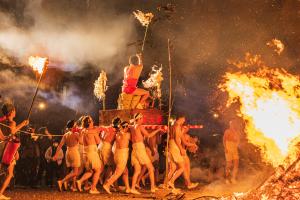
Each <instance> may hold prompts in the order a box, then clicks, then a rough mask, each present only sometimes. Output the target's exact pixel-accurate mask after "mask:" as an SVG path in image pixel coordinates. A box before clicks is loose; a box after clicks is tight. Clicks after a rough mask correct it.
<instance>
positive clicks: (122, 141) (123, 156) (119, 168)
mask: <svg viewBox="0 0 300 200" xmlns="http://www.w3.org/2000/svg"><path fill="white" fill-rule="evenodd" d="M128 126H129V123H128V122H122V123H121V130H120V131H118V133H117V135H116V150H115V155H114V161H115V164H116V170H115V172H114V174H113V175H112V176H111V177H110V178H109V179H108V180H107V181H106V183H105V184H104V185H103V188H104V189H105V191H106V192H107V193H109V194H111V192H110V189H109V187H110V186H111V185H112V184H113V183H114V182H115V181H116V180H118V178H119V177H120V176H121V175H122V174H123V177H122V178H123V181H124V183H125V187H126V190H125V192H126V193H130V186H129V180H128V169H127V161H128V156H129V147H128V146H129V141H130V133H129V129H128Z"/></svg>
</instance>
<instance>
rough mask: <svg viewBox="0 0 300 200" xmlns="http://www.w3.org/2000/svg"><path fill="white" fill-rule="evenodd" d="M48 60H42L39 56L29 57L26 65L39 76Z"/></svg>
mask: <svg viewBox="0 0 300 200" xmlns="http://www.w3.org/2000/svg"><path fill="white" fill-rule="evenodd" d="M47 60H48V58H43V57H39V56H30V57H29V58H28V64H29V65H30V66H31V67H32V68H33V70H34V71H37V72H38V73H39V74H41V73H42V72H43V69H44V67H45V65H46V63H47Z"/></svg>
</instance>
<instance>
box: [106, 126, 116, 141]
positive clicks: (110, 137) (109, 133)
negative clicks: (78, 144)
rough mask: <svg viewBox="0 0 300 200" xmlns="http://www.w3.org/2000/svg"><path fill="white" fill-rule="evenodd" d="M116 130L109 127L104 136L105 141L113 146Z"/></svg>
mask: <svg viewBox="0 0 300 200" xmlns="http://www.w3.org/2000/svg"><path fill="white" fill-rule="evenodd" d="M115 137H116V130H115V129H114V128H113V127H108V128H106V129H105V134H104V136H103V141H104V142H108V143H110V144H112V143H113V142H114V141H115Z"/></svg>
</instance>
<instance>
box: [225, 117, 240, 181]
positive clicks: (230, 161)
mask: <svg viewBox="0 0 300 200" xmlns="http://www.w3.org/2000/svg"><path fill="white" fill-rule="evenodd" d="M239 143H240V135H239V131H238V129H237V128H236V125H235V124H234V122H233V121H230V122H229V128H228V129H226V130H225V133H224V136H223V145H224V150H225V158H226V172H225V173H226V174H225V175H226V183H230V180H231V182H232V183H236V175H237V173H238V168H239V153H238V146H239ZM230 176H231V179H230Z"/></svg>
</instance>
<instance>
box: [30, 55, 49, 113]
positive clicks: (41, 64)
mask: <svg viewBox="0 0 300 200" xmlns="http://www.w3.org/2000/svg"><path fill="white" fill-rule="evenodd" d="M28 64H29V66H31V67H32V69H33V70H34V71H36V72H37V73H38V74H39V75H40V78H39V81H38V83H37V86H36V89H35V93H34V96H33V98H32V101H31V105H30V108H29V111H28V114H27V119H29V118H30V114H31V110H32V107H33V104H34V101H35V98H36V96H37V93H38V91H39V87H40V83H41V80H42V78H43V75H44V73H45V71H46V68H47V64H48V58H43V57H38V56H30V57H29V59H28Z"/></svg>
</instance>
